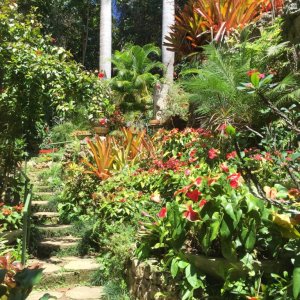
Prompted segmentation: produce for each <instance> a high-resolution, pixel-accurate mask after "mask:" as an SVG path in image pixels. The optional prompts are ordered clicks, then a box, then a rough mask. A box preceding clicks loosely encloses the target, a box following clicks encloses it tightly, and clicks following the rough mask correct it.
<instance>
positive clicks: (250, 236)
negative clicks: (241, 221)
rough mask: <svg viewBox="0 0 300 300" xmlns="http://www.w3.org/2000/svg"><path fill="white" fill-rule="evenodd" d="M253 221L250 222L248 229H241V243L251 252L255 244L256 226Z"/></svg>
mask: <svg viewBox="0 0 300 300" xmlns="http://www.w3.org/2000/svg"><path fill="white" fill-rule="evenodd" d="M255 225H256V224H255V220H254V219H252V220H251V224H250V226H248V227H243V229H242V233H241V238H242V243H243V244H244V246H245V248H246V249H247V250H249V251H250V250H252V249H253V248H254V245H255V242H256V226H255Z"/></svg>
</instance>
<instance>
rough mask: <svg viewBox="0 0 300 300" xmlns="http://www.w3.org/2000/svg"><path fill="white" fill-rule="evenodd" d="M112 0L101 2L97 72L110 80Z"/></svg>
mask: <svg viewBox="0 0 300 300" xmlns="http://www.w3.org/2000/svg"><path fill="white" fill-rule="evenodd" d="M111 45H112V0H101V7H100V55H99V70H100V71H101V72H104V73H105V76H106V78H111V51H112V46H111Z"/></svg>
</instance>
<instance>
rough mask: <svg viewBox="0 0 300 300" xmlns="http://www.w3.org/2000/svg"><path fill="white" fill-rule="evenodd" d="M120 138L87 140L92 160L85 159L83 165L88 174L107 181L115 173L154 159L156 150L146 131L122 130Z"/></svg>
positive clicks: (109, 137) (96, 137)
mask: <svg viewBox="0 0 300 300" xmlns="http://www.w3.org/2000/svg"><path fill="white" fill-rule="evenodd" d="M121 132H122V134H121V136H119V137H111V136H107V137H106V138H105V139H104V140H101V138H100V137H99V136H95V142H94V141H92V140H90V139H87V143H88V146H89V154H90V159H91V161H90V160H89V158H87V157H84V158H83V159H82V162H83V164H84V165H85V166H86V167H87V170H86V173H87V174H94V175H96V176H97V177H98V178H100V179H102V180H105V179H107V178H108V177H110V176H111V175H112V172H113V170H114V171H120V170H122V169H123V168H125V167H128V166H133V165H135V164H136V163H137V162H138V161H140V160H141V159H143V158H153V157H154V155H155V154H154V153H155V149H154V146H153V144H152V143H151V141H150V140H149V138H148V137H147V136H146V132H145V131H137V132H135V131H133V130H132V129H130V128H122V130H121Z"/></svg>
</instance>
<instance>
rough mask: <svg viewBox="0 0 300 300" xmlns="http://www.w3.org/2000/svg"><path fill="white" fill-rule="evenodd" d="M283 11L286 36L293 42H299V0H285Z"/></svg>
mask: <svg viewBox="0 0 300 300" xmlns="http://www.w3.org/2000/svg"><path fill="white" fill-rule="evenodd" d="M285 1H286V4H285V8H284V13H283V19H284V31H285V36H286V38H287V39H288V40H289V41H291V42H292V43H293V44H298V43H300V0H285Z"/></svg>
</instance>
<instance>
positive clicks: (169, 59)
mask: <svg viewBox="0 0 300 300" xmlns="http://www.w3.org/2000/svg"><path fill="white" fill-rule="evenodd" d="M174 23H175V0H163V17H162V61H163V63H164V65H165V66H166V73H165V75H166V79H167V80H168V81H169V82H172V81H173V77H174V58H175V54H174V52H171V51H168V50H167V47H166V46H164V45H163V43H164V42H165V37H166V36H167V35H168V34H169V31H170V27H171V26H172V25H173V24H174Z"/></svg>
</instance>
